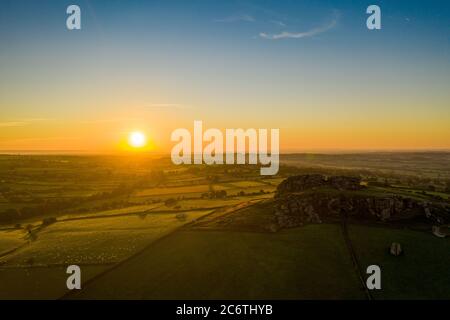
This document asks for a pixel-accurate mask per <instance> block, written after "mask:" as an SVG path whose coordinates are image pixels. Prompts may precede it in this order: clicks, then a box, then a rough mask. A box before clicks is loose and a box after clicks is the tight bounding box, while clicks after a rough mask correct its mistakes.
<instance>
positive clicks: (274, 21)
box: [270, 20, 286, 27]
mask: <svg viewBox="0 0 450 320" xmlns="http://www.w3.org/2000/svg"><path fill="white" fill-rule="evenodd" d="M270 22H271V23H273V24H276V25H277V26H279V27H286V23H284V22H283V21H278V20H270Z"/></svg>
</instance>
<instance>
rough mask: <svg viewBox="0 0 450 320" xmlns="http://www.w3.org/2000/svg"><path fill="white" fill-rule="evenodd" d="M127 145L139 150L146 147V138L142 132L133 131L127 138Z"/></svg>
mask: <svg viewBox="0 0 450 320" xmlns="http://www.w3.org/2000/svg"><path fill="white" fill-rule="evenodd" d="M128 143H129V144H130V146H132V147H134V148H141V147H143V146H145V145H146V143H147V138H146V137H145V135H144V134H143V133H142V132H139V131H134V132H131V133H130V136H129V137H128Z"/></svg>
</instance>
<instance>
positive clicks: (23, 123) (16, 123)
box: [0, 118, 51, 128]
mask: <svg viewBox="0 0 450 320" xmlns="http://www.w3.org/2000/svg"><path fill="white" fill-rule="evenodd" d="M47 120H51V119H46V118H30V119H20V120H15V121H4V122H0V127H1V128H7V127H24V126H27V125H29V124H31V123H32V122H38V121H47Z"/></svg>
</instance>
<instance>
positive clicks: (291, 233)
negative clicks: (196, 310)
mask: <svg viewBox="0 0 450 320" xmlns="http://www.w3.org/2000/svg"><path fill="white" fill-rule="evenodd" d="M435 156H436V158H435V159H434V158H433V157H431V158H430V157H428V156H423V155H418V156H417V157H416V158H414V157H411V159H412V160H411V161H410V163H408V164H407V168H406V169H407V170H406V169H405V167H404V166H403V167H402V166H399V165H398V163H397V162H396V161H400V160H401V161H403V163H405V162H407V158H408V157H407V155H405V154H401V155H395V156H389V155H387V156H386V155H380V154H375V155H373V156H372V155H352V156H349V155H345V156H343V157H342V158H340V157H338V156H337V155H333V156H330V157H327V156H323V155H322V156H313V157H312V158H308V157H307V158H306V160H305V158H304V157H303V156H301V155H290V156H286V159H287V163H291V164H292V166H283V165H282V166H281V168H280V173H279V174H278V175H277V176H274V177H263V176H260V173H259V169H258V168H257V167H255V166H193V167H186V166H184V167H179V166H177V167H176V166H173V165H172V164H170V161H168V160H167V159H158V158H154V157H148V158H146V157H143V158H121V157H106V156H104V157H103V156H101V157H97V156H86V157H85V156H0V287H1V290H0V299H11V298H25V299H39V298H41V299H56V298H61V297H65V298H93V299H100V298H113V299H122V298H123V299H132V298H138V299H141V298H143V299H164V298H176V299H269V298H273V299H366V298H367V294H366V293H365V291H364V290H363V283H362V282H361V280H360V278H359V272H358V269H357V268H356V267H355V266H354V265H353V262H352V258H351V255H350V252H351V251H350V250H349V248H348V246H347V244H346V242H345V241H344V234H343V232H342V229H341V225H340V224H314V225H312V224H310V225H305V226H304V227H301V228H294V229H279V228H276V227H274V200H273V197H274V194H275V190H276V188H277V185H278V184H279V183H281V182H282V181H283V180H284V179H285V178H286V177H288V176H291V175H296V174H304V173H317V172H319V173H323V174H334V175H339V174H347V173H349V172H351V175H356V176H359V177H361V179H362V180H363V182H364V184H365V185H367V186H368V187H367V188H365V189H364V190H358V191H349V192H351V193H352V194H353V195H358V196H359V197H369V196H378V197H386V196H392V195H397V196H407V197H410V198H413V199H416V200H417V201H436V202H439V203H440V204H441V205H442V206H445V205H448V204H449V203H448V195H449V192H448V185H449V184H448V181H447V180H445V179H446V173H445V172H447V171H446V169H448V165H447V164H446V163H447V162H445V159H447V157H448V156H447V154H444V155H441V154H437V155H435ZM391 157H392V159H393V160H392V159H391V160H389V159H390V158H391ZM313 158H315V159H318V162H317V166H316V167H302V165H305V166H306V165H309V164H311V163H312V162H313V160H314V159H313ZM311 159H313V160H311ZM364 159H366V160H367V161H368V162H367V163H368V167H367V168H369V169H370V168H372V169H370V170H369V169H367V168H361V167H360V166H362V165H363V163H364ZM382 159H384V160H386V161H385V162H383V163H379V162H382V161H381V160H382ZM430 159H434V160H433V162H432V163H427V164H425V162H426V161H429V160H430ZM332 164H334V165H332ZM421 165H424V166H425V170H424V171H423V174H422V173H421V171H420V170H419V171H417V170H416V171H417V172H419V173H420V174H417V175H415V176H412V175H410V173H411V172H413V171H414V170H412V169H411V168H419V167H420V166H421ZM410 169H411V170H410ZM349 170H350V171H349ZM223 191H226V192H225V193H224V192H223ZM311 193H313V194H316V195H319V194H320V193H325V194H326V195H339V194H344V193H345V192H343V191H339V190H334V189H329V188H322V189H320V190H319V189H313V190H307V191H305V192H304V194H305V195H308V194H311ZM364 223H367V222H364ZM418 223H419V224H420V228H419V229H420V230H423V231H424V232H417V231H412V229H407V227H406V226H405V227H404V228H399V227H398V226H397V228H395V229H394V228H392V226H387V225H382V224H379V223H378V224H373V225H371V224H368V225H365V226H362V225H350V226H349V235H350V239H351V243H352V245H353V248H354V251H355V253H356V255H357V258H358V259H359V262H360V265H361V268H362V269H364V268H366V267H367V266H368V265H370V264H378V265H380V266H381V267H382V290H380V291H376V292H372V294H371V295H372V297H373V298H374V299H404V298H415V299H429V298H430V299H431V298H433V299H435V298H437V299H442V298H443V299H445V298H446V299H448V298H449V297H450V289H449V288H450V284H449V280H448V278H449V277H448V276H447V275H448V265H450V254H449V249H450V240H449V239H438V238H435V237H434V236H432V235H431V232H429V231H428V230H431V226H429V225H424V224H423V222H420V221H419V222H418ZM415 226H416V225H415ZM416 230H418V229H417V228H416ZM394 241H396V242H400V243H401V244H402V246H403V248H404V250H405V254H404V255H403V256H400V257H393V256H391V255H389V254H388V252H387V250H388V247H389V245H390V244H391V243H392V242H394ZM71 264H77V265H79V266H80V267H81V269H82V288H83V290H82V291H81V292H77V293H76V294H73V293H72V294H71V295H66V294H67V293H68V292H67V289H66V288H65V280H66V278H67V274H66V273H65V268H66V267H67V266H68V265H71ZM363 271H364V270H363ZM363 277H365V274H363Z"/></svg>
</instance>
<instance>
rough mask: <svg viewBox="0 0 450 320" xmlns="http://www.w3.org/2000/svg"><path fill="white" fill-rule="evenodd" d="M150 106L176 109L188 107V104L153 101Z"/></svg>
mask: <svg viewBox="0 0 450 320" xmlns="http://www.w3.org/2000/svg"><path fill="white" fill-rule="evenodd" d="M148 107H149V108H175V109H186V108H187V106H186V105H184V104H179V103H153V104H151V105H149V106H148Z"/></svg>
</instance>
